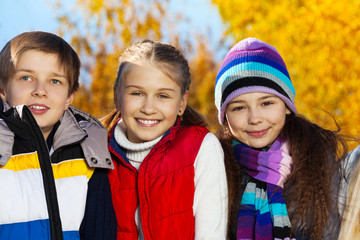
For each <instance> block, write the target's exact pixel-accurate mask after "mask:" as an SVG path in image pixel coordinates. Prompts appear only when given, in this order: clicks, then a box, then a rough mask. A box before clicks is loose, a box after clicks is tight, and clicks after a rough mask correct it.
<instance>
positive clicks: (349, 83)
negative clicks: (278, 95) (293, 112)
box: [212, 0, 360, 147]
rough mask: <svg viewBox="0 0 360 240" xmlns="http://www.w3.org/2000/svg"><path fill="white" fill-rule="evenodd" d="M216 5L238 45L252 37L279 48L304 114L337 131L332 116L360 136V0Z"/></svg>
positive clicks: (226, 1)
mask: <svg viewBox="0 0 360 240" xmlns="http://www.w3.org/2000/svg"><path fill="white" fill-rule="evenodd" d="M212 2H213V3H215V4H216V5H217V6H218V8H219V11H220V14H221V16H222V18H223V20H224V22H225V23H226V24H227V32H226V34H227V35H229V36H232V37H233V38H234V40H235V42H237V41H239V40H241V39H243V38H246V37H250V36H251V37H256V38H259V39H260V40H262V41H264V42H267V43H269V44H271V45H273V46H275V47H276V48H277V49H278V51H279V52H280V54H281V55H282V57H283V58H284V61H285V63H286V64H287V67H288V70H289V73H290V76H291V79H292V81H293V84H294V86H295V90H296V98H295V104H296V107H297V109H298V112H299V113H301V114H303V115H305V116H306V117H308V118H309V119H310V120H312V121H313V122H315V123H317V124H319V125H320V126H322V127H325V128H328V129H332V130H334V129H336V126H335V124H334V122H333V119H332V117H331V116H330V115H329V113H331V114H333V116H334V117H335V119H336V120H337V121H338V122H339V123H340V126H341V127H342V131H341V132H342V133H343V134H347V135H352V136H355V137H359V136H360V103H359V102H360V101H359V100H360V88H359V87H358V86H359V77H360V67H359V58H360V45H359V42H360V18H359V13H360V2H359V1H358V0H348V1H335V0H321V1H320V0H312V1H301V0H292V1H280V0H269V1H259V0H253V1H247V0H212ZM235 42H234V43H235ZM350 145H351V147H354V146H355V145H357V143H350Z"/></svg>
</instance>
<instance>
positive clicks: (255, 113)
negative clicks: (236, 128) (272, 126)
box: [248, 109, 263, 125]
mask: <svg viewBox="0 0 360 240" xmlns="http://www.w3.org/2000/svg"><path fill="white" fill-rule="evenodd" d="M262 119H263V118H262V114H261V111H260V110H258V109H250V110H249V117H248V122H249V124H250V125H256V124H258V123H261V122H262Z"/></svg>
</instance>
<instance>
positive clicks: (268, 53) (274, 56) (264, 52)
mask: <svg viewBox="0 0 360 240" xmlns="http://www.w3.org/2000/svg"><path fill="white" fill-rule="evenodd" d="M246 56H264V57H267V58H269V59H270V60H272V61H274V62H276V63H278V64H280V65H282V66H284V67H285V68H286V65H285V62H284V61H283V59H282V58H281V57H280V55H279V54H278V53H277V52H274V51H272V50H271V49H268V48H261V49H258V50H255V51H251V52H250V51H244V50H243V51H233V52H229V53H228V55H227V56H226V57H225V59H224V61H223V63H222V64H221V66H220V70H221V69H222V68H223V67H224V66H226V65H227V64H228V63H229V62H231V61H232V60H234V59H236V58H241V57H246Z"/></svg>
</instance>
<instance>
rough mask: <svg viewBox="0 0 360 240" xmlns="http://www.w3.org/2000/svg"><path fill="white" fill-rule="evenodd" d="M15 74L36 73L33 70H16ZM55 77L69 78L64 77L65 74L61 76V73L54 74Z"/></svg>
mask: <svg viewBox="0 0 360 240" xmlns="http://www.w3.org/2000/svg"><path fill="white" fill-rule="evenodd" d="M15 72H16V73H17V72H28V73H34V71H33V70H30V69H17V70H15ZM52 74H53V75H55V76H56V77H63V78H67V76H66V75H63V74H59V73H56V72H52Z"/></svg>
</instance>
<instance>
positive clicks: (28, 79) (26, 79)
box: [21, 76, 31, 81]
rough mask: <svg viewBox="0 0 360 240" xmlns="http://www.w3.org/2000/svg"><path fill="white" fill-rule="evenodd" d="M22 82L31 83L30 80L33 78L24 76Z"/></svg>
mask: <svg viewBox="0 0 360 240" xmlns="http://www.w3.org/2000/svg"><path fill="white" fill-rule="evenodd" d="M21 80H24V81H30V80H31V77H30V76H22V77H21Z"/></svg>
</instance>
